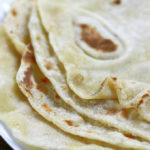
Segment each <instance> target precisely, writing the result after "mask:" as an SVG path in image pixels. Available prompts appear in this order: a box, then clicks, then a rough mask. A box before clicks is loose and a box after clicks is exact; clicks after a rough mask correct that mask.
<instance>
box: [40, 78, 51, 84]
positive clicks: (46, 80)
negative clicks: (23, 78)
mask: <svg viewBox="0 0 150 150" xmlns="http://www.w3.org/2000/svg"><path fill="white" fill-rule="evenodd" d="M40 81H41V82H43V83H49V80H48V78H46V77H44V78H42V79H41V80H40Z"/></svg>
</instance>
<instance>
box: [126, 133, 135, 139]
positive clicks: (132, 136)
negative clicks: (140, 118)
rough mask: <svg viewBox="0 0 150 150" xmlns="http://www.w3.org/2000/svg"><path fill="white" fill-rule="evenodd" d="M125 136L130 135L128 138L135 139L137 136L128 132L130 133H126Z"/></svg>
mask: <svg viewBox="0 0 150 150" xmlns="http://www.w3.org/2000/svg"><path fill="white" fill-rule="evenodd" d="M124 136H126V137H128V138H131V139H134V138H135V136H134V135H132V134H128V133H125V134H124Z"/></svg>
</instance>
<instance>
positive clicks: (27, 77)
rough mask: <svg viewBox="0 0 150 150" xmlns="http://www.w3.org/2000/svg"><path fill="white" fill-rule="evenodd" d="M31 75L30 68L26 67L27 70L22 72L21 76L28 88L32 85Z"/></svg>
mask: <svg viewBox="0 0 150 150" xmlns="http://www.w3.org/2000/svg"><path fill="white" fill-rule="evenodd" d="M31 76H32V68H31V67H28V68H27V70H26V71H25V72H24V78H23V83H24V84H25V86H26V88H28V89H31V88H32V87H33V82H32V80H31Z"/></svg>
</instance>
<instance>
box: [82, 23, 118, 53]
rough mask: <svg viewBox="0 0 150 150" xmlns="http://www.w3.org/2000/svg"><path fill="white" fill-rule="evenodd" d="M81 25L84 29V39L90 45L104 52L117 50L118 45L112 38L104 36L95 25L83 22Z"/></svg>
mask: <svg viewBox="0 0 150 150" xmlns="http://www.w3.org/2000/svg"><path fill="white" fill-rule="evenodd" d="M80 27H81V29H82V32H81V36H82V40H83V41H85V42H86V43H87V44H88V45H89V46H90V47H92V48H94V49H95V50H100V51H102V52H104V53H105V52H106V53H107V52H114V51H116V49H117V47H118V46H117V45H116V44H115V43H114V42H113V41H112V40H110V39H106V38H104V37H103V36H102V35H101V34H100V33H99V32H98V31H97V29H96V28H95V27H91V26H89V25H86V24H81V25H80Z"/></svg>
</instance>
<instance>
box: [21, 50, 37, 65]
mask: <svg viewBox="0 0 150 150" xmlns="http://www.w3.org/2000/svg"><path fill="white" fill-rule="evenodd" d="M23 60H24V61H25V62H26V63H29V62H31V63H35V57H34V55H33V53H32V52H30V51H27V52H26V53H25V55H24V56H23Z"/></svg>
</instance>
